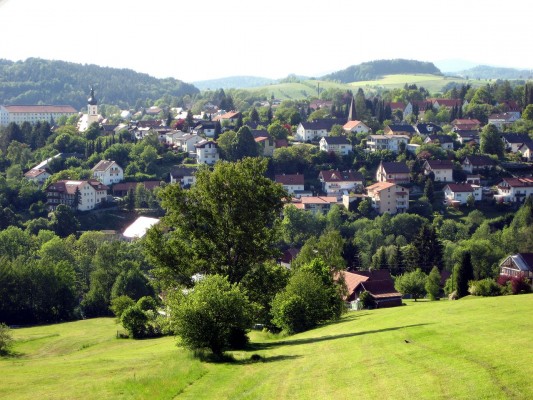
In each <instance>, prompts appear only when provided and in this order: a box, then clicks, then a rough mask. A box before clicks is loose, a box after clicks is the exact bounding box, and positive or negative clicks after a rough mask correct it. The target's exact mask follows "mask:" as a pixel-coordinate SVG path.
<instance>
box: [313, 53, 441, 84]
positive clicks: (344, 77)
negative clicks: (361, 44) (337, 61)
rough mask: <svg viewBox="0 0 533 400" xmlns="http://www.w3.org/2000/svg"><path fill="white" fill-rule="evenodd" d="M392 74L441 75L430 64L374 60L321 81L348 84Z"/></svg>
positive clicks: (413, 61)
mask: <svg viewBox="0 0 533 400" xmlns="http://www.w3.org/2000/svg"><path fill="white" fill-rule="evenodd" d="M393 74H433V75H442V73H441V72H440V70H439V69H438V68H437V67H435V65H434V64H433V63H431V62H423V61H416V60H404V59H395V60H376V61H369V62H364V63H362V64H359V65H352V66H351V67H348V68H346V69H344V70H342V71H337V72H334V73H332V74H329V75H326V76H323V77H322V78H321V79H324V80H334V81H339V82H342V83H350V82H358V81H369V80H373V79H380V78H381V77H383V76H384V75H393Z"/></svg>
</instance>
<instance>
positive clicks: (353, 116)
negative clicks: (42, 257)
mask: <svg viewBox="0 0 533 400" xmlns="http://www.w3.org/2000/svg"><path fill="white" fill-rule="evenodd" d="M356 119H357V113H356V111H355V97H354V96H352V102H351V103H350V111H349V112H348V122H350V121H355V120H356Z"/></svg>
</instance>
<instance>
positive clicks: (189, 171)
mask: <svg viewBox="0 0 533 400" xmlns="http://www.w3.org/2000/svg"><path fill="white" fill-rule="evenodd" d="M196 171H197V169H196V168H189V167H184V166H182V165H174V166H173V167H172V168H171V169H170V183H178V184H179V185H180V186H181V187H183V188H189V187H191V186H192V185H194V184H195V183H196V176H195V174H196Z"/></svg>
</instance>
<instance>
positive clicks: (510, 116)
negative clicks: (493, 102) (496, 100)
mask: <svg viewBox="0 0 533 400" xmlns="http://www.w3.org/2000/svg"><path fill="white" fill-rule="evenodd" d="M494 119H496V120H502V121H514V120H516V119H517V118H516V115H515V114H513V113H508V112H505V113H500V114H491V115H489V123H490V121H491V120H494Z"/></svg>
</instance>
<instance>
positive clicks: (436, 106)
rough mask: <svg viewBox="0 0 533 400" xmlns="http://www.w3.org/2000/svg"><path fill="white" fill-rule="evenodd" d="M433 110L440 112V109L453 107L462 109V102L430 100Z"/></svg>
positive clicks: (457, 100)
mask: <svg viewBox="0 0 533 400" xmlns="http://www.w3.org/2000/svg"><path fill="white" fill-rule="evenodd" d="M430 101H431V102H432V103H433V108H434V109H435V110H437V111H438V110H440V108H441V107H444V108H448V109H451V108H453V107H457V108H459V107H462V105H463V101H462V100H461V99H430Z"/></svg>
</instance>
